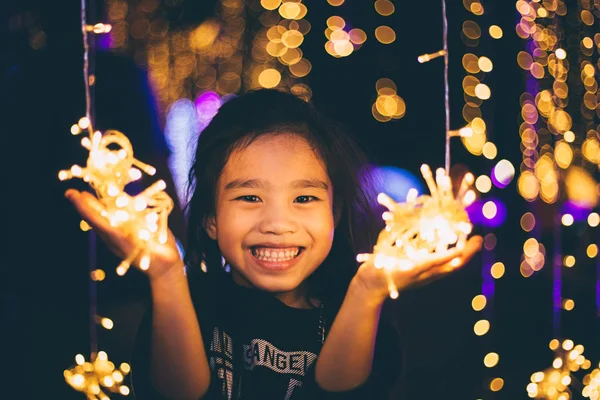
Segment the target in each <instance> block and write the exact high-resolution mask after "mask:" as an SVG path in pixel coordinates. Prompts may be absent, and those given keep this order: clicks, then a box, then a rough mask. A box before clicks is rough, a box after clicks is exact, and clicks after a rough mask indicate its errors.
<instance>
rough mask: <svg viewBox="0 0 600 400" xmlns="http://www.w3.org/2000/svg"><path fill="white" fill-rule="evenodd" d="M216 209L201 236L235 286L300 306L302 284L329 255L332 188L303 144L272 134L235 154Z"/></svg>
mask: <svg viewBox="0 0 600 400" xmlns="http://www.w3.org/2000/svg"><path fill="white" fill-rule="evenodd" d="M216 204H217V205H216V217H215V218H214V219H212V220H210V221H209V223H208V225H207V231H208V234H209V236H210V237H211V238H212V239H216V240H217V241H218V243H219V248H220V249H221V253H222V254H223V256H224V257H225V259H226V260H227V262H228V263H229V265H230V266H231V269H232V276H233V279H234V281H235V282H236V283H238V284H240V285H244V286H248V287H255V288H258V289H261V290H264V291H268V292H271V293H273V294H275V295H276V297H279V298H280V299H281V300H282V301H284V302H285V303H286V304H288V305H292V304H302V300H301V298H302V296H303V294H304V292H303V290H304V287H303V286H301V283H302V282H303V281H304V280H305V279H306V278H308V276H310V274H312V273H313V271H314V270H315V269H317V268H318V267H319V265H321V263H322V262H323V261H324V260H325V258H326V257H327V255H328V254H329V251H330V250H331V245H332V242H333V233H334V217H333V188H332V184H331V181H330V180H329V177H328V175H327V172H326V171H325V168H324V166H323V163H322V162H321V160H320V159H319V158H318V157H317V155H316V154H315V152H314V151H313V150H312V148H311V147H310V145H309V143H308V142H307V141H306V140H305V139H304V138H302V137H300V136H298V135H294V134H277V135H275V134H270V135H264V136H261V137H259V138H258V139H257V140H255V141H254V142H253V143H252V144H250V145H249V146H248V147H246V148H244V149H243V150H239V151H234V152H233V153H232V154H231V156H230V158H229V160H228V161H227V163H226V165H225V167H224V168H223V172H222V174H221V176H220V178H219V181H218V188H217V202H216Z"/></svg>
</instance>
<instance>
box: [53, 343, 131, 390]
mask: <svg viewBox="0 0 600 400" xmlns="http://www.w3.org/2000/svg"><path fill="white" fill-rule="evenodd" d="M75 362H76V365H75V366H73V367H71V368H69V369H67V370H65V371H64V377H65V380H66V381H67V383H68V384H69V385H70V386H71V387H72V388H73V389H75V390H77V391H79V392H82V393H84V394H85V395H86V397H87V398H88V400H108V399H109V397H108V395H107V394H106V393H105V391H108V392H111V393H119V394H121V395H123V396H127V395H129V393H130V390H129V387H127V386H126V385H125V384H124V378H125V376H126V375H127V374H128V373H129V372H130V371H131V367H130V366H129V364H127V363H122V364H121V365H120V366H119V368H115V365H114V364H113V363H112V362H110V361H109V360H108V356H107V355H106V353H105V352H104V351H100V352H98V356H97V357H96V359H95V360H94V361H93V362H87V361H85V358H84V357H83V355H81V354H78V355H77V356H75Z"/></svg>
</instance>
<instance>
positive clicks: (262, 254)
mask: <svg viewBox="0 0 600 400" xmlns="http://www.w3.org/2000/svg"><path fill="white" fill-rule="evenodd" d="M298 253H300V249H299V248H297V247H296V248H293V249H286V250H285V251H284V250H279V251H274V250H263V249H259V248H253V249H252V255H253V256H254V257H255V258H257V259H259V260H262V261H267V262H282V261H288V260H291V259H293V258H296V256H297V255H298Z"/></svg>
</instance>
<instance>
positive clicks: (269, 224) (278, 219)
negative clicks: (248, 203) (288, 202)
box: [259, 205, 298, 235]
mask: <svg viewBox="0 0 600 400" xmlns="http://www.w3.org/2000/svg"><path fill="white" fill-rule="evenodd" d="M259 230H260V232H261V233H267V234H268V233H270V234H275V235H283V234H286V233H294V232H296V231H297V230H298V223H297V222H296V219H295V217H294V215H293V212H292V210H290V209H289V207H286V206H276V205H272V206H270V207H266V208H265V211H264V213H263V215H262V219H261V221H260V224H259Z"/></svg>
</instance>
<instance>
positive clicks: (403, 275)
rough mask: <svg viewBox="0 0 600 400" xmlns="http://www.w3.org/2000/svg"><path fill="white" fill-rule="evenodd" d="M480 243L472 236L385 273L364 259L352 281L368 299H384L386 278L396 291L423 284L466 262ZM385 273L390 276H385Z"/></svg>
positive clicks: (478, 248) (387, 294) (386, 284)
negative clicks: (410, 265)
mask: <svg viewBox="0 0 600 400" xmlns="http://www.w3.org/2000/svg"><path fill="white" fill-rule="evenodd" d="M482 244H483V239H482V237H481V236H473V237H472V238H470V239H469V240H468V241H467V243H466V245H465V247H464V248H463V249H462V250H457V249H456V248H454V249H451V250H449V251H448V252H446V253H444V254H441V255H437V256H433V257H432V258H430V259H428V260H427V261H423V262H421V263H418V264H415V265H414V267H413V268H411V269H410V270H405V271H401V270H394V271H391V272H386V271H384V269H383V268H375V266H374V265H373V263H372V262H365V263H363V264H362V265H361V266H360V267H359V268H358V271H357V273H356V275H355V276H354V279H353V283H354V284H355V286H357V287H359V288H361V289H366V290H365V293H368V294H369V297H371V296H374V297H371V298H375V299H377V300H378V301H379V300H380V301H384V300H385V299H386V298H387V297H388V296H389V291H388V279H391V280H392V282H394V284H395V285H396V288H397V289H398V292H402V291H403V290H405V289H408V288H410V287H415V286H421V285H424V284H426V283H429V282H431V281H434V280H436V279H439V278H441V277H443V276H445V275H447V274H448V273H450V272H452V271H454V270H457V269H458V268H460V267H462V266H463V265H465V264H466V263H467V262H468V261H469V260H470V259H471V258H473V256H474V255H475V254H476V253H477V252H478V251H479V250H480V249H481V246H482ZM388 274H389V278H388V277H387V276H386V275H388Z"/></svg>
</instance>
